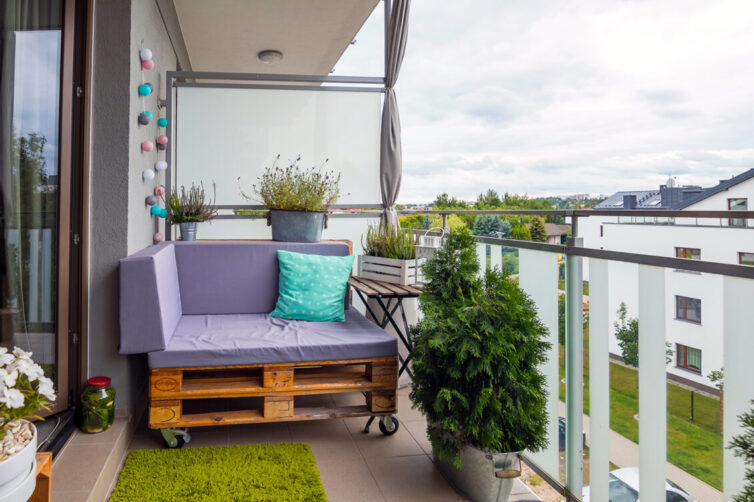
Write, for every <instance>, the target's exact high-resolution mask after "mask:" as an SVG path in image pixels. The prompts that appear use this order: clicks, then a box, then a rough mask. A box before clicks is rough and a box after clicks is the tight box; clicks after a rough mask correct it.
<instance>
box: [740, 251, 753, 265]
mask: <svg viewBox="0 0 754 502" xmlns="http://www.w3.org/2000/svg"><path fill="white" fill-rule="evenodd" d="M747 254H748V255H751V263H744V255H747ZM738 264H739V265H744V266H746V267H754V252H748V251H739V252H738Z"/></svg>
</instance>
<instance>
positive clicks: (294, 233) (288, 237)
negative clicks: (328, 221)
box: [267, 209, 326, 242]
mask: <svg viewBox="0 0 754 502" xmlns="http://www.w3.org/2000/svg"><path fill="white" fill-rule="evenodd" d="M325 215H326V213H325V211H285V210H282V209H271V210H270V213H269V217H268V220H267V222H268V224H270V225H272V240H274V241H283V242H319V241H320V240H321V239H322V229H323V228H324V227H325Z"/></svg>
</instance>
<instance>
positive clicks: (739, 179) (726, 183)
mask: <svg viewBox="0 0 754 502" xmlns="http://www.w3.org/2000/svg"><path fill="white" fill-rule="evenodd" d="M751 178H754V169H749V170H748V171H744V172H742V173H741V174H739V175H738V176H733V177H732V178H730V179H728V180H720V183H718V184H717V185H715V186H713V187H711V188H703V189H702V193H700V194H699V195H697V196H696V197H691V198H688V199H685V200H684V201H683V202H682V203H680V204H679V205H677V206H676V207H674V208H673V209H685V208H687V207H689V206H690V205H692V204H696V203H697V202H700V201H702V200H704V199H706V198H707V197H711V196H712V195H715V194H716V193H720V192H723V191H725V190H727V189H729V188H730V187H733V186H736V185H738V184H739V183H743V182H744V181H746V180H748V179H751Z"/></svg>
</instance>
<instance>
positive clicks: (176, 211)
mask: <svg viewBox="0 0 754 502" xmlns="http://www.w3.org/2000/svg"><path fill="white" fill-rule="evenodd" d="M212 189H213V191H214V192H215V195H213V198H212V199H211V200H209V201H208V200H207V196H206V194H205V193H204V184H200V185H198V186H197V185H195V184H193V183H192V184H191V187H189V188H188V190H187V189H186V187H184V186H181V188H180V189H178V190H177V191H176V192H175V193H172V194H170V198H169V199H168V220H167V221H168V223H169V224H170V225H178V226H179V227H180V229H181V240H182V241H193V240H194V239H196V224H197V223H201V222H204V221H212V220H213V219H214V218H215V216H217V209H215V200H216V198H217V195H216V194H217V191H216V190H215V184H214V183H212Z"/></svg>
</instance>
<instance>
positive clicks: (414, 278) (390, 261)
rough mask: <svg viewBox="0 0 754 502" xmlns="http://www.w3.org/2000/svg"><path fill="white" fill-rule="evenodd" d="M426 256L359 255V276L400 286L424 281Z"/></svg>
mask: <svg viewBox="0 0 754 502" xmlns="http://www.w3.org/2000/svg"><path fill="white" fill-rule="evenodd" d="M424 261H425V259H424V258H417V259H415V260H397V259H395V258H382V257H379V256H366V255H359V273H358V276H359V277H363V278H364V279H373V280H375V281H383V282H389V283H390V284H398V285H400V286H410V285H412V284H416V283H421V282H424V276H423V275H422V273H421V266H422V265H423V264H424Z"/></svg>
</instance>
